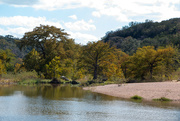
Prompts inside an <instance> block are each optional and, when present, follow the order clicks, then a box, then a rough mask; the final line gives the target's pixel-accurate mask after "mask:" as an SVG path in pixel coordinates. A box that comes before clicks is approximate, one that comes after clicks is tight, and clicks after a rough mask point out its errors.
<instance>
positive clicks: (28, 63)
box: [23, 49, 41, 72]
mask: <svg viewBox="0 0 180 121" xmlns="http://www.w3.org/2000/svg"><path fill="white" fill-rule="evenodd" d="M40 60H41V57H40V55H39V53H38V52H37V51H36V50H35V49H32V50H31V51H30V52H29V53H28V54H27V55H26V56H25V57H24V59H23V62H24V66H25V68H26V69H27V70H28V71H32V70H35V71H37V72H39V71H40V67H41V66H40V65H41V63H40Z"/></svg>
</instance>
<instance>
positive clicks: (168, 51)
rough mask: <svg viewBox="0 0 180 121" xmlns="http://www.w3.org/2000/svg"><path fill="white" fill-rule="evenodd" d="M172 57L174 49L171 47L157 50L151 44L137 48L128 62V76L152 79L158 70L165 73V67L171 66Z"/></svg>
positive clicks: (172, 62) (173, 56)
mask: <svg viewBox="0 0 180 121" xmlns="http://www.w3.org/2000/svg"><path fill="white" fill-rule="evenodd" d="M173 58H175V50H174V49H173V48H172V47H168V48H164V49H157V50H155V49H154V47H153V46H144V47H142V48H138V50H137V51H136V53H135V54H133V56H131V57H130V59H129V62H128V64H129V65H128V72H129V77H132V78H135V79H141V80H143V79H150V80H153V77H154V76H156V75H158V74H159V73H158V72H161V73H162V72H163V75H165V72H166V71H164V69H165V68H166V69H167V68H173V66H172V65H173V64H174V60H173ZM162 69H163V70H162ZM169 72H170V71H169ZM171 73H172V72H171Z"/></svg>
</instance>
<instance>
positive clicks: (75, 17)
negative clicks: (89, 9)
mask: <svg viewBox="0 0 180 121" xmlns="http://www.w3.org/2000/svg"><path fill="white" fill-rule="evenodd" d="M69 18H71V19H74V20H77V16H76V15H72V16H69Z"/></svg>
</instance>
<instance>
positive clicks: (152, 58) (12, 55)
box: [0, 18, 180, 83]
mask: <svg viewBox="0 0 180 121" xmlns="http://www.w3.org/2000/svg"><path fill="white" fill-rule="evenodd" d="M0 49H1V50H0V75H2V74H6V73H10V72H11V73H13V74H17V73H22V72H30V71H35V72H37V75H38V77H39V78H48V79H52V78H58V79H60V77H61V76H65V77H67V78H68V79H70V80H77V81H82V80H85V81H92V80H93V82H105V81H114V82H118V83H119V82H141V81H164V80H171V79H179V77H180V75H179V67H180V65H179V61H180V56H179V49H180V18H174V19H170V20H167V21H162V22H159V23H158V22H153V21H150V20H146V21H145V22H142V23H137V22H131V23H129V26H125V27H123V28H122V29H118V30H116V31H111V32H107V33H106V35H105V36H104V37H102V40H100V41H97V42H89V43H88V44H87V45H79V44H76V43H75V42H74V39H72V38H70V37H69V35H68V33H66V32H65V30H63V29H60V28H56V27H54V26H48V25H40V26H39V27H35V28H34V29H33V31H31V32H27V33H25V34H24V36H23V37H22V38H21V39H19V38H14V37H13V36H12V35H7V36H0Z"/></svg>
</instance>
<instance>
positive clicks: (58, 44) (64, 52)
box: [20, 25, 79, 76]
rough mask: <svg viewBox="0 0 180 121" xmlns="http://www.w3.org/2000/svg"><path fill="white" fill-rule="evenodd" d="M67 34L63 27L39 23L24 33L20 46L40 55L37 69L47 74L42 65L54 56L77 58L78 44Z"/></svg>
mask: <svg viewBox="0 0 180 121" xmlns="http://www.w3.org/2000/svg"><path fill="white" fill-rule="evenodd" d="M68 36H69V35H68V34H67V33H66V32H64V30H63V29H60V28H56V27H54V26H48V25H47V26H45V25H40V27H36V28H34V30H33V31H32V32H27V33H25V35H24V37H23V38H22V40H21V41H20V48H24V47H31V48H34V49H35V50H36V51H37V52H38V53H39V56H40V69H39V70H38V71H41V72H43V73H44V75H45V76H48V75H47V70H46V69H47V68H45V66H44V65H46V64H49V62H51V60H52V59H53V58H55V57H56V56H58V57H60V59H61V60H64V59H67V58H71V59H72V60H74V59H76V58H78V50H79V49H78V48H79V46H78V45H76V44H75V42H74V40H73V39H71V38H69V37H68ZM61 62H62V61H61ZM27 64H28V62H27Z"/></svg>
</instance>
